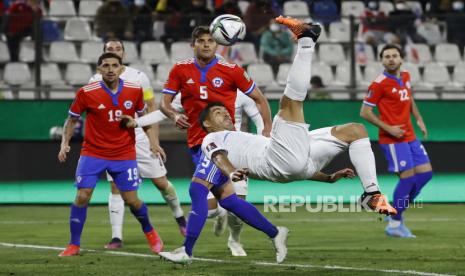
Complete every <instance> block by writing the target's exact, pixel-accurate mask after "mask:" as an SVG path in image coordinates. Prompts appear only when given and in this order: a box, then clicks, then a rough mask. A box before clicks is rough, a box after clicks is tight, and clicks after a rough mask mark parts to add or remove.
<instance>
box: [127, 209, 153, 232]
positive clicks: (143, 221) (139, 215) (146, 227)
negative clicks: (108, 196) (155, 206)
mask: <svg viewBox="0 0 465 276" xmlns="http://www.w3.org/2000/svg"><path fill="white" fill-rule="evenodd" d="M130 209H131V213H132V214H133V215H134V216H135V217H136V219H137V220H138V221H139V223H140V225H141V226H142V231H144V233H148V232H150V231H152V229H153V227H152V224H150V218H149V212H148V209H147V205H145V203H143V202H142V206H140V208H139V210H135V209H132V208H130Z"/></svg>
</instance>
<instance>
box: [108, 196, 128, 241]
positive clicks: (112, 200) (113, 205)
mask: <svg viewBox="0 0 465 276" xmlns="http://www.w3.org/2000/svg"><path fill="white" fill-rule="evenodd" d="M108 211H109V214H110V223H111V237H112V238H118V239H120V240H123V218H124V200H123V198H122V197H121V195H120V194H116V195H114V194H112V193H110V197H109V198H108Z"/></svg>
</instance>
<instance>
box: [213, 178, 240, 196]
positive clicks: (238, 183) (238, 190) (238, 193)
mask: <svg viewBox="0 0 465 276" xmlns="http://www.w3.org/2000/svg"><path fill="white" fill-rule="evenodd" d="M232 183H233V186H234V191H235V192H236V195H240V196H246V195H247V194H248V193H249V180H248V179H247V180H243V181H237V182H232ZM212 198H215V196H214V195H213V193H212V192H208V196H207V199H212Z"/></svg>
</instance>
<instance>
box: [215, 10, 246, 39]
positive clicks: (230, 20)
mask: <svg viewBox="0 0 465 276" xmlns="http://www.w3.org/2000/svg"><path fill="white" fill-rule="evenodd" d="M245 31H246V29H245V24H244V22H243V21H242V19H241V18H240V17H238V16H235V15H232V14H223V15H220V16H218V17H216V18H215V19H213V21H212V23H211V24H210V33H211V34H212V37H213V39H214V40H215V41H216V42H217V43H218V44H221V45H225V46H231V45H233V44H234V43H236V42H237V41H239V40H242V39H244V37H245Z"/></svg>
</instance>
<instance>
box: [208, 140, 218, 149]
mask: <svg viewBox="0 0 465 276" xmlns="http://www.w3.org/2000/svg"><path fill="white" fill-rule="evenodd" d="M216 148H217V146H216V144H215V143H214V142H211V143H210V144H208V145H207V147H206V149H207V151H212V150H214V149H216Z"/></svg>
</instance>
